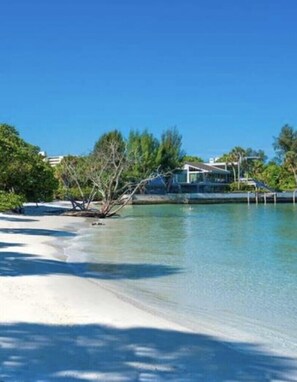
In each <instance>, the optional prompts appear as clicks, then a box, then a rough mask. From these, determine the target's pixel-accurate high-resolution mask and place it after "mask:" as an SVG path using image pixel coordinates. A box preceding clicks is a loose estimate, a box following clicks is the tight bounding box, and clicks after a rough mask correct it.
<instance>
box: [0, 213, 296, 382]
mask: <svg viewBox="0 0 297 382" xmlns="http://www.w3.org/2000/svg"><path fill="white" fill-rule="evenodd" d="M47 211H48V209H46V208H45V207H42V206H41V207H39V208H33V207H31V208H30V209H27V214H26V215H25V216H17V215H5V214H0V381H1V382H2V381H3V382H4V381H5V382H6V381H18V382H21V381H30V382H32V381H40V382H41V381H42V382H44V381H145V382H151V381H297V368H296V360H294V359H291V358H289V357H286V356H284V355H281V354H275V353H271V352H269V351H267V350H265V351H264V350H263V348H261V346H260V345H259V344H257V343H251V342H245V341H243V340H242V339H241V338H238V339H237V341H234V339H233V340H232V341H231V340H228V339H226V338H222V336H219V335H216V334H215V333H213V334H212V335H210V334H209V332H206V331H203V330H201V331H199V332H191V331H189V330H188V329H186V328H185V327H183V326H181V325H178V324H176V323H174V322H171V321H170V320H167V319H165V318H162V317H161V316H159V315H158V314H157V313H156V312H150V311H149V309H143V307H141V306H137V304H135V303H134V302H133V301H132V300H130V299H129V298H128V297H127V298H126V297H125V296H123V295H122V294H121V293H120V292H119V293H115V292H114V291H112V290H109V289H108V288H107V287H106V285H105V284H104V283H103V282H100V278H98V279H96V280H95V281H94V279H92V278H89V277H86V276H85V275H84V274H83V273H82V272H79V269H80V268H79V267H78V268H76V265H75V264H69V263H67V262H65V261H64V260H67V259H65V256H64V252H63V246H65V245H67V244H68V243H70V242H71V240H72V239H73V238H75V237H76V238H77V235H78V234H79V232H78V229H79V228H80V227H86V226H88V225H90V223H86V222H85V221H84V220H83V219H81V218H74V217H63V216H54V215H51V214H50V215H48V214H44V213H47ZM98 229H100V227H98ZM111 245H112V243H111Z"/></svg>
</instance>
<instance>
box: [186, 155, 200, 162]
mask: <svg viewBox="0 0 297 382" xmlns="http://www.w3.org/2000/svg"><path fill="white" fill-rule="evenodd" d="M187 162H190V163H203V162H204V160H203V159H202V158H201V157H198V156H196V155H185V156H184V158H183V163H187Z"/></svg>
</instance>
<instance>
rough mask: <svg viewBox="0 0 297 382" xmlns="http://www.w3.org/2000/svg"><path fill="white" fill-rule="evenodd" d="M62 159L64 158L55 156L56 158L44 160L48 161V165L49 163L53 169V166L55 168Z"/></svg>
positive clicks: (51, 157)
mask: <svg viewBox="0 0 297 382" xmlns="http://www.w3.org/2000/svg"><path fill="white" fill-rule="evenodd" d="M63 158H64V156H63V155H56V156H50V157H46V160H47V161H48V163H49V164H50V165H51V166H52V167H55V166H57V165H58V164H60V163H61V161H62V159H63Z"/></svg>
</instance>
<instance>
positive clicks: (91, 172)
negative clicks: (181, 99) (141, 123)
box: [56, 128, 183, 217]
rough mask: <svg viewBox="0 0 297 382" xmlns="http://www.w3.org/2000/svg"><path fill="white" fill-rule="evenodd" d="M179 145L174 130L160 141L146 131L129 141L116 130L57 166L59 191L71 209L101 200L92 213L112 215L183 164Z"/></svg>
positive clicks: (87, 208) (134, 134)
mask: <svg viewBox="0 0 297 382" xmlns="http://www.w3.org/2000/svg"><path fill="white" fill-rule="evenodd" d="M181 143H182V138H181V135H180V134H179V133H178V131H177V129H176V128H173V129H168V130H166V131H165V132H164V133H163V135H162V137H161V140H160V142H159V141H158V140H157V139H156V138H155V137H154V136H153V135H152V134H151V133H149V132H148V131H147V130H144V131H143V132H139V131H131V132H130V135H129V137H128V139H127V140H126V139H125V138H124V137H123V136H122V134H121V133H120V132H119V131H117V130H114V131H110V132H107V133H105V134H103V135H102V136H101V137H100V138H99V139H98V141H97V142H96V143H95V145H94V149H93V150H92V152H91V153H90V154H89V155H87V156H85V157H66V158H64V159H63V161H62V162H61V164H60V165H59V166H57V168H56V176H57V178H58V179H59V180H60V185H62V187H60V190H62V191H63V190H64V194H65V195H67V199H68V200H70V201H71V202H72V206H73V208H74V210H80V211H90V210H91V209H93V208H94V203H93V202H94V201H98V200H99V201H100V205H99V210H98V208H97V211H96V210H94V215H95V216H100V217H110V216H114V215H115V214H117V213H118V211H119V210H120V209H121V208H123V206H125V205H126V204H127V203H128V202H129V201H130V199H131V198H132V197H133V195H134V194H135V193H137V192H138V193H143V192H145V190H146V187H147V186H148V184H150V187H152V182H153V181H154V180H156V179H157V178H158V179H159V181H160V180H161V181H162V182H163V184H164V185H166V181H167V180H170V179H171V175H172V171H173V170H175V169H176V168H178V167H179V166H180V165H181V163H182V159H183V152H182V149H181ZM166 150H168V152H167V151H166ZM164 187H165V186H164ZM77 196H79V199H77ZM88 213H89V212H88Z"/></svg>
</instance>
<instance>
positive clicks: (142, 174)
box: [127, 130, 159, 192]
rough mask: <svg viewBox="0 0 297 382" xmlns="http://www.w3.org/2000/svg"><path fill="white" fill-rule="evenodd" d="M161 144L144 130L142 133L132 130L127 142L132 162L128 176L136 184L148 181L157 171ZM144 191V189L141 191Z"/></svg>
mask: <svg viewBox="0 0 297 382" xmlns="http://www.w3.org/2000/svg"><path fill="white" fill-rule="evenodd" d="M158 149H159V142H158V140H157V139H156V138H155V137H154V136H153V134H151V133H149V132H148V131H147V130H144V131H143V132H142V133H140V132H139V131H134V130H132V131H131V132H130V134H129V138H128V142H127V155H128V158H129V161H130V162H131V166H130V170H129V174H128V176H129V177H130V178H131V179H134V180H135V181H136V182H138V181H141V180H142V179H146V178H147V177H148V176H151V174H153V173H154V172H156V170H157V167H158V165H157V154H158ZM140 191H141V192H143V191H144V188H142V189H141V190H140Z"/></svg>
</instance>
